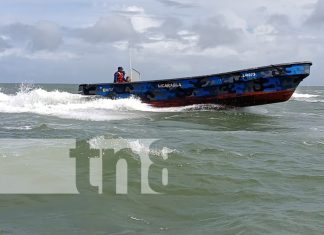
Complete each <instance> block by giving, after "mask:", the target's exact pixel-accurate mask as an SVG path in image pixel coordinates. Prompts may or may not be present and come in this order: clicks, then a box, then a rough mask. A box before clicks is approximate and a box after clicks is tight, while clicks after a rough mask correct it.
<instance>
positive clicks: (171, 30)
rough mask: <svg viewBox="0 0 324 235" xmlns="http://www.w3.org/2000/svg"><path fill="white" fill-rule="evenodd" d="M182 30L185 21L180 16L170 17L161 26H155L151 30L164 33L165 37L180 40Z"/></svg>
mask: <svg viewBox="0 0 324 235" xmlns="http://www.w3.org/2000/svg"><path fill="white" fill-rule="evenodd" d="M181 30H184V24H183V22H182V21H181V20H180V19H179V18H176V17H168V18H166V19H164V21H163V23H162V24H161V25H160V26H159V27H156V28H153V29H152V30H151V32H154V33H156V34H159V35H162V36H163V37H164V38H168V39H179V40H180V39H181V36H180V35H179V32H180V31H181Z"/></svg>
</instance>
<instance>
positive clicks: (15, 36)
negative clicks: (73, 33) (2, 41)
mask: <svg viewBox="0 0 324 235" xmlns="http://www.w3.org/2000/svg"><path fill="white" fill-rule="evenodd" d="M1 31H2V32H3V33H4V34H6V35H8V36H9V37H10V38H11V40H12V41H13V43H17V42H18V43H21V42H23V43H24V42H25V43H26V46H27V48H28V49H30V50H32V51H41V50H48V51H53V50H56V49H57V48H58V47H59V46H60V45H61V44H62V43H63V36H62V34H61V30H60V28H59V26H57V25H56V24H55V23H52V22H49V21H40V22H38V23H37V24H35V25H27V24H21V23H15V24H10V25H7V26H4V27H3V29H2V30H1Z"/></svg>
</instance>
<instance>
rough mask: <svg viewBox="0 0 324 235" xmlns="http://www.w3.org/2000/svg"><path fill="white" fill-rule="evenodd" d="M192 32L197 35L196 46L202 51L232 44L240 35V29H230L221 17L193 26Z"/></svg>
mask: <svg viewBox="0 0 324 235" xmlns="http://www.w3.org/2000/svg"><path fill="white" fill-rule="evenodd" d="M193 31H194V32H195V33H197V34H198V35H199V42H198V45H199V46H200V47H201V48H204V49H205V48H212V47H215V46H219V45H230V44H234V43H236V42H238V41H239V40H240V38H241V35H242V30H241V29H232V28H230V27H229V26H228V25H227V24H226V23H225V21H224V19H223V17H222V16H216V17H213V18H209V19H208V20H207V21H206V22H203V23H198V24H195V25H194V26H193Z"/></svg>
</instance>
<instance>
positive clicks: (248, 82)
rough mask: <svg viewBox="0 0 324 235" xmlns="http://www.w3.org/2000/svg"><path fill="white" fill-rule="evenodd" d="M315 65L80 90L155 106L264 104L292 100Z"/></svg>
mask: <svg viewBox="0 0 324 235" xmlns="http://www.w3.org/2000/svg"><path fill="white" fill-rule="evenodd" d="M311 65H312V63H311V62H300V63H290V64H280V65H271V66H266V67H260V68H252V69H246V70H240V71H234V72H229V73H221V74H213V75H205V76H198V77H189V78H179V79H169V80H156V81H141V82H131V83H122V84H114V83H107V84H82V85H80V86H79V92H80V94H83V95H95V96H100V97H106V98H110V99H125V98H130V97H137V98H139V99H141V100H142V101H143V102H145V103H148V104H150V105H152V106H155V107H175V106H187V105H194V104H220V105H227V106H236V107H245V106H254V105H263V104H270V103H277V102H284V101H287V100H289V99H290V97H291V96H292V95H293V93H294V91H295V90H296V88H297V87H298V85H299V84H300V82H301V81H303V80H304V79H305V78H306V77H307V76H309V75H310V67H311Z"/></svg>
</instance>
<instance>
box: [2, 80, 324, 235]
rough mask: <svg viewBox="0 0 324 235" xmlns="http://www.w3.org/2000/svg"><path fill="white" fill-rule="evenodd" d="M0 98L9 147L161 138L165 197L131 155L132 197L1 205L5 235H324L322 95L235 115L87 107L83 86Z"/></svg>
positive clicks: (11, 88) (158, 163)
mask: <svg viewBox="0 0 324 235" xmlns="http://www.w3.org/2000/svg"><path fill="white" fill-rule="evenodd" d="M0 87H1V90H0V120H1V122H0V139H78V140H89V139H94V140H96V139H99V140H100V139H121V140H128V139H133V140H140V139H156V140H157V141H156V142H155V143H154V144H153V145H152V146H151V147H150V149H149V151H150V155H151V158H152V159H153V161H154V162H155V166H154V168H153V170H152V172H151V176H150V182H151V186H152V188H153V189H154V190H156V191H158V192H162V193H163V194H161V195H142V194H141V193H140V180H139V177H137V176H138V174H139V170H138V169H139V165H140V162H139V161H138V158H136V157H134V151H135V152H136V151H140V150H141V146H137V147H136V146H134V147H132V148H131V149H126V150H125V151H123V152H122V153H121V154H122V155H123V156H122V157H125V158H126V159H130V161H129V163H130V164H129V172H130V173H129V174H130V182H129V188H128V194H127V195H116V194H115V193H113V192H110V191H108V192H105V193H104V194H102V195H99V194H96V193H90V192H89V193H85V194H80V195H54V194H50V195H24V194H15V195H5V194H2V195H1V194H0V234H186V235H187V234H249V235H250V234H294V235H295V234H323V231H324V187H323V186H324V87H302V88H299V89H298V91H297V93H296V94H295V95H294V97H293V98H292V99H291V100H290V101H289V102H286V103H281V104H273V105H267V106H260V107H251V108H244V109H231V110H224V109H222V108H220V107H217V106H209V107H199V106H192V107H187V108H170V109H156V108H151V107H149V106H147V105H145V104H142V103H141V102H140V101H138V100H135V99H129V100H119V101H112V100H100V99H99V100H98V99H89V98H88V97H82V96H79V95H77V94H75V93H76V92H77V86H74V85H35V86H32V87H31V86H23V85H8V84H1V85H0ZM26 143H27V142H26ZM4 148H12V149H16V150H17V151H18V150H19V149H23V148H24V149H26V148H27V149H28V148H31V150H33V149H32V148H33V147H32V146H30V147H29V146H26V144H25V145H24V146H22V145H21V144H19V143H18V141H17V143H16V144H13V145H12V146H2V147H0V151H1V150H2V151H3V149H4ZM37 151H44V155H53V156H54V157H55V154H56V153H55V152H49V151H46V149H44V150H43V149H42V147H39V149H38V150H37ZM165 154H167V155H168V159H167V160H163V159H162V156H164V155H165ZM0 155H1V153H0ZM136 159H137V160H136ZM27 167H28V165H27ZM162 168H167V169H168V173H169V179H168V181H169V184H168V186H164V185H162V183H161V179H160V178H161V169H162ZM9 171H10V169H9ZM13 171H14V170H13ZM6 177H7V175H5V174H3V175H1V173H0V178H1V180H2V181H4V180H6ZM1 180H0V182H1ZM40 180H41V179H40Z"/></svg>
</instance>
